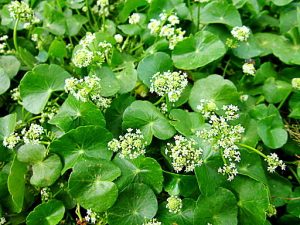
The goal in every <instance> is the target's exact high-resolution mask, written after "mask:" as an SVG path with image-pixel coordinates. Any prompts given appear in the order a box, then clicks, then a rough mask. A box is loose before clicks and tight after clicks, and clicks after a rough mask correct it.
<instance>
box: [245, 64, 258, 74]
mask: <svg viewBox="0 0 300 225" xmlns="http://www.w3.org/2000/svg"><path fill="white" fill-rule="evenodd" d="M243 73H245V74H248V75H252V76H255V73H256V70H255V67H254V65H253V63H244V65H243Z"/></svg>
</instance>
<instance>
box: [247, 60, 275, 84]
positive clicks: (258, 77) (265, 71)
mask: <svg viewBox="0 0 300 225" xmlns="http://www.w3.org/2000/svg"><path fill="white" fill-rule="evenodd" d="M271 77H274V78H275V77H277V73H276V71H275V69H274V66H273V64H272V63H271V62H266V63H264V64H262V65H261V66H260V67H259V69H258V70H257V71H256V74H255V77H254V81H253V84H263V83H264V82H265V80H267V79H268V78H271Z"/></svg>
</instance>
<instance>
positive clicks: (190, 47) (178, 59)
mask: <svg viewBox="0 0 300 225" xmlns="http://www.w3.org/2000/svg"><path fill="white" fill-rule="evenodd" d="M225 53H226V49H225V46H224V44H223V42H222V41H220V39H219V37H218V36H216V35H214V34H212V33H210V32H208V31H201V32H198V33H196V34H195V36H190V37H188V38H186V39H184V40H183V41H181V42H179V43H178V44H177V45H176V46H175V49H174V51H173V53H172V60H173V62H174V65H175V67H177V68H178V69H184V70H192V69H197V68H199V67H203V66H205V65H207V64H209V63H211V62H213V61H215V60H217V59H219V58H220V57H222V56H223V55H224V54H225Z"/></svg>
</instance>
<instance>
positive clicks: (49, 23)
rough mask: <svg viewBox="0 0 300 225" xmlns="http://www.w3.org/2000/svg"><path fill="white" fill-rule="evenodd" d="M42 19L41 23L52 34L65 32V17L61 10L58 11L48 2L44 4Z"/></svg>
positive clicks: (59, 34)
mask: <svg viewBox="0 0 300 225" xmlns="http://www.w3.org/2000/svg"><path fill="white" fill-rule="evenodd" d="M43 6H44V11H43V15H44V20H43V22H44V23H43V25H44V28H46V29H47V30H48V31H49V32H51V33H52V34H54V35H57V36H61V35H63V34H64V33H65V32H66V28H65V26H66V19H65V16H64V14H63V13H62V12H59V11H58V10H57V9H56V8H55V7H53V6H51V5H50V4H49V3H45V4H44V5H43Z"/></svg>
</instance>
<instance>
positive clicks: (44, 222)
mask: <svg viewBox="0 0 300 225" xmlns="http://www.w3.org/2000/svg"><path fill="white" fill-rule="evenodd" d="M64 214H65V207H64V205H63V204H62V203H61V201H58V200H55V199H52V200H50V201H49V202H46V203H43V204H40V205H38V206H37V207H35V208H34V209H33V211H32V212H31V213H29V215H28V216H27V218H26V224H27V225H56V224H58V223H59V221H61V219H62V218H63V216H64Z"/></svg>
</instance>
